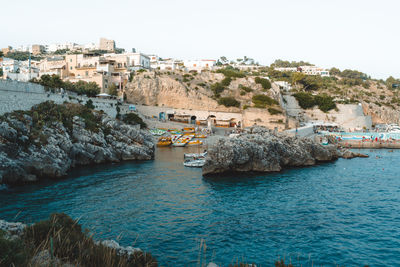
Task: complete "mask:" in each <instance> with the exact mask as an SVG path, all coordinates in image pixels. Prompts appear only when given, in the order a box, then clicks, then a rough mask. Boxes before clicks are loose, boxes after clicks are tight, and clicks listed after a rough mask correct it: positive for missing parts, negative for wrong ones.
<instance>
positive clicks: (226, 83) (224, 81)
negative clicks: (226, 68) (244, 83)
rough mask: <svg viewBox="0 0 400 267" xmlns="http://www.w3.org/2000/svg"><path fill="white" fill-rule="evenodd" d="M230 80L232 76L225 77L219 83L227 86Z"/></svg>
mask: <svg viewBox="0 0 400 267" xmlns="http://www.w3.org/2000/svg"><path fill="white" fill-rule="evenodd" d="M231 82H232V78H231V77H225V78H224V79H223V80H222V81H221V84H222V85H223V86H229V85H230V84H231Z"/></svg>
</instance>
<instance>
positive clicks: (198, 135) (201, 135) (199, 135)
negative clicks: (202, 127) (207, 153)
mask: <svg viewBox="0 0 400 267" xmlns="http://www.w3.org/2000/svg"><path fill="white" fill-rule="evenodd" d="M194 137H196V138H207V135H205V134H196V135H195V136H194Z"/></svg>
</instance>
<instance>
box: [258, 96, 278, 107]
mask: <svg viewBox="0 0 400 267" xmlns="http://www.w3.org/2000/svg"><path fill="white" fill-rule="evenodd" d="M252 101H253V103H254V106H255V107H256V108H265V107H266V106H267V105H268V106H271V105H274V104H278V102H277V101H276V100H274V99H272V98H270V97H269V96H267V95H255V96H253V98H252Z"/></svg>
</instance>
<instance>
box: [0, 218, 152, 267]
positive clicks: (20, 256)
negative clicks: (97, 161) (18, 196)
mask: <svg viewBox="0 0 400 267" xmlns="http://www.w3.org/2000/svg"><path fill="white" fill-rule="evenodd" d="M43 250H47V251H50V253H51V255H52V256H53V257H55V258H57V259H59V260H62V261H63V262H67V263H70V264H73V265H74V266H87V267H95V266H118V267H128V266H132V267H133V266H138V267H142V266H143V267H144V266H146V267H153V266H154V267H155V266H157V265H158V264H157V261H156V260H155V259H154V258H153V257H152V256H151V254H148V253H145V252H135V253H134V254H133V255H132V256H127V255H118V253H117V251H116V250H115V249H112V248H109V247H106V246H103V245H101V244H97V243H96V242H94V240H93V238H92V236H91V235H90V234H89V232H88V231H86V230H85V231H82V227H81V226H80V225H79V224H78V221H76V220H73V219H72V218H71V217H69V216H68V215H66V214H64V213H55V214H52V215H51V216H50V218H49V219H48V220H44V221H40V222H37V223H35V224H33V225H31V226H28V227H27V228H25V231H24V233H23V236H22V237H21V238H20V239H17V240H14V241H10V240H7V239H5V238H4V235H2V234H1V233H0V266H27V265H29V264H28V263H29V261H30V260H31V258H32V257H34V256H35V255H37V254H38V253H39V252H41V251H43Z"/></svg>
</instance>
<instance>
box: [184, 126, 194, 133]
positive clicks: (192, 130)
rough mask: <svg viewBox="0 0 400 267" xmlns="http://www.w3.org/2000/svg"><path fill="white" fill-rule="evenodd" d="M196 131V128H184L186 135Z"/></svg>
mask: <svg viewBox="0 0 400 267" xmlns="http://www.w3.org/2000/svg"><path fill="white" fill-rule="evenodd" d="M194 131H195V129H194V127H185V128H183V132H185V133H194Z"/></svg>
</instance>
